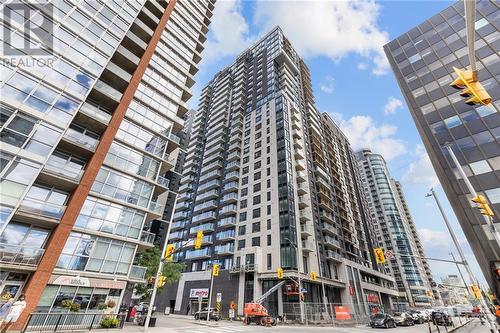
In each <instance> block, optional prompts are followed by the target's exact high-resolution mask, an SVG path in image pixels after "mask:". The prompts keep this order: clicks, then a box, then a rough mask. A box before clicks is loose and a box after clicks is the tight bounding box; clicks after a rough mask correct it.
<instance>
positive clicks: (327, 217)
mask: <svg viewBox="0 0 500 333" xmlns="http://www.w3.org/2000/svg"><path fill="white" fill-rule="evenodd" d="M319 216H320V218H321V219H322V220H324V221H327V222H335V218H334V217H333V215H332V214H330V213H327V212H325V211H321V213H320V215H319Z"/></svg>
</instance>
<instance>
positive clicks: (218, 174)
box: [159, 28, 397, 315]
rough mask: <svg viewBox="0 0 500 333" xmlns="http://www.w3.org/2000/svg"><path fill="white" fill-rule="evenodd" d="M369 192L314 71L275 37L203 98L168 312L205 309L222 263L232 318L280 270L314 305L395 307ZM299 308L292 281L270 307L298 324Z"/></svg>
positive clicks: (183, 192) (177, 223) (186, 177)
mask: <svg viewBox="0 0 500 333" xmlns="http://www.w3.org/2000/svg"><path fill="white" fill-rule="evenodd" d="M360 191H361V189H360V185H359V174H358V171H357V166H356V160H355V158H354V153H353V152H352V150H351V148H350V146H349V143H348V141H347V139H346V137H345V136H344V135H343V134H342V133H341V132H340V130H339V129H338V128H337V127H336V126H335V124H334V123H333V121H332V120H331V119H330V118H329V117H328V116H326V115H321V114H320V113H319V112H318V111H317V110H316V109H315V106H314V100H313V94H312V88H311V82H310V75H309V71H308V69H307V66H306V65H305V63H304V62H303V61H302V60H301V59H300V57H299V56H298V54H297V53H296V52H295V50H294V49H293V47H292V46H291V45H290V42H289V41H288V39H287V38H286V37H285V36H284V34H283V32H282V31H281V29H280V28H275V29H274V30H272V31H271V32H270V33H268V34H267V35H266V36H264V37H263V38H262V39H261V40H259V41H258V42H257V43H255V44H254V45H253V46H251V47H250V48H249V49H247V50H245V51H244V52H243V53H242V54H240V55H239V56H238V57H237V59H236V61H235V62H234V63H233V64H231V65H230V66H228V67H227V68H224V69H223V70H221V71H220V72H219V73H218V74H216V75H215V77H214V78H213V79H212V80H211V81H210V82H209V83H208V84H207V85H206V86H205V88H204V89H203V90H202V94H201V99H200V103H199V108H198V110H197V113H196V116H195V119H194V122H193V129H192V133H191V138H190V143H189V148H188V150H187V156H186V161H185V163H184V170H183V178H182V180H181V186H180V188H179V197H178V201H177V205H176V212H175V214H174V217H173V223H172V226H171V232H170V236H169V242H171V243H173V244H174V245H175V247H176V248H177V249H182V250H181V251H180V252H178V253H177V254H176V257H175V259H176V260H178V261H182V262H184V263H185V264H186V265H187V269H186V272H185V273H183V274H182V277H181V279H180V281H179V282H178V283H176V284H175V285H173V286H171V287H166V291H165V293H164V294H163V295H162V297H161V300H160V302H161V304H159V308H160V309H161V308H162V307H171V308H173V309H175V311H178V312H179V311H180V312H182V313H184V312H185V311H186V308H187V306H188V304H190V308H191V309H193V310H194V311H196V309H198V297H199V296H200V295H201V296H203V297H204V298H202V299H203V302H204V303H206V302H207V297H206V296H207V295H208V292H209V290H208V288H209V285H210V271H209V268H210V266H211V264H213V263H215V262H217V263H219V264H220V268H221V272H220V275H219V276H218V277H216V278H215V279H214V287H213V291H212V294H213V299H212V300H213V302H215V299H216V295H217V294H220V298H221V300H222V311H223V313H224V315H227V311H228V307H229V304H230V303H231V302H234V303H235V304H236V305H237V313H238V314H240V315H241V314H242V313H243V306H244V303H245V302H251V301H252V300H255V299H256V298H258V297H259V296H260V295H262V294H263V293H264V292H265V291H267V290H268V289H270V288H271V287H272V286H274V285H276V284H277V283H279V280H278V278H277V274H276V270H277V269H278V268H280V267H281V268H283V269H284V272H285V273H284V275H285V279H286V278H287V277H290V276H291V277H296V276H297V272H300V275H301V278H302V281H303V283H302V288H305V289H306V290H307V293H305V300H306V301H307V302H316V303H322V302H323V301H324V300H326V301H328V302H331V303H334V302H335V303H344V304H346V305H347V306H349V307H350V309H351V310H352V311H355V312H356V313H363V314H365V313H367V312H369V311H370V306H379V304H382V305H384V306H385V307H387V308H390V307H391V299H390V295H397V292H396V291H395V290H393V283H394V280H393V279H392V278H391V277H389V276H387V275H386V274H385V273H381V272H379V271H377V270H376V269H373V268H372V260H371V259H372V257H371V255H370V254H371V246H370V245H369V244H370V240H369V238H370V236H369V235H371V233H372V231H370V223H369V220H368V219H369V215H367V214H366V213H367V210H366V202H365V201H364V198H363V196H362V193H361V192H360ZM198 231H202V232H203V235H204V237H203V243H202V247H201V248H200V249H194V246H193V242H192V240H193V238H194V237H195V236H196V234H197V232H198ZM311 272H315V273H317V274H318V279H317V280H316V281H314V280H313V279H311V278H310V275H309V274H310V273H311ZM298 299H299V296H298V289H297V288H296V285H295V284H293V283H291V281H290V280H288V282H287V284H286V286H285V287H283V288H282V289H279V290H278V291H277V292H276V293H274V294H272V295H271V296H270V297H269V298H268V299H267V300H266V301H265V303H264V304H265V305H266V307H267V308H268V309H269V310H270V311H271V313H273V314H275V315H278V314H280V315H282V314H283V313H286V314H287V315H289V314H291V313H293V315H298V311H292V310H291V308H292V307H293V306H295V305H297V303H298ZM367 300H368V302H367ZM371 303H373V304H371ZM212 306H214V304H212ZM295 309H296V308H295Z"/></svg>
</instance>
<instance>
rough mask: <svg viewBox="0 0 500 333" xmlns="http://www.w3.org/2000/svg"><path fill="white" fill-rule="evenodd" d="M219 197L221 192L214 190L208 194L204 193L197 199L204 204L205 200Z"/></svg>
mask: <svg viewBox="0 0 500 333" xmlns="http://www.w3.org/2000/svg"><path fill="white" fill-rule="evenodd" d="M218 196H219V191H217V190H212V191H208V192H204V193H203V194H200V195H198V196H197V197H196V202H202V201H203V200H205V199H212V198H217V197H218Z"/></svg>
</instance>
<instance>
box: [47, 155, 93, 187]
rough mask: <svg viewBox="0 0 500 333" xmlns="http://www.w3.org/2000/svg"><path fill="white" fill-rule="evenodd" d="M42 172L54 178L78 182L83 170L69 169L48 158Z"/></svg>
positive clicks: (65, 165)
mask: <svg viewBox="0 0 500 333" xmlns="http://www.w3.org/2000/svg"><path fill="white" fill-rule="evenodd" d="M43 170H44V171H46V172H48V173H51V174H53V175H56V176H61V177H64V178H67V179H70V180H74V181H79V180H80V178H82V175H83V172H84V170H83V169H76V168H71V167H69V166H68V164H65V163H60V162H58V161H56V160H55V159H53V158H49V159H48V161H47V163H46V164H45V166H44V167H43Z"/></svg>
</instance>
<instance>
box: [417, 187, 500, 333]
mask: <svg viewBox="0 0 500 333" xmlns="http://www.w3.org/2000/svg"><path fill="white" fill-rule="evenodd" d="M426 196H427V197H429V196H433V197H434V200H435V201H436V204H437V206H438V208H439V211H440V213H441V216H442V217H443V220H444V223H445V224H446V228H447V229H448V232H449V233H450V236H451V239H452V240H453V243H454V244H455V247H456V248H457V251H458V255H459V256H460V260H461V261H462V263H463V265H464V267H465V270H466V271H467V274H468V275H469V280H470V281H471V283H472V284H475V283H476V278H475V277H474V273H472V270H471V268H470V266H469V263H468V262H467V259H465V255H464V253H463V251H462V248H461V247H460V244H459V243H458V239H457V236H456V235H455V232H454V231H453V229H452V228H451V224H450V221H448V218H447V217H446V214H445V213H444V210H443V207H442V206H441V203H440V202H439V199H438V197H437V195H436V192H434V189H433V188H431V192H430V193H429V194H427V195H426ZM479 302H480V304H481V307H482V308H483V312H484V313H485V314H486V318H487V319H488V323H489V324H490V327H491V332H494V333H498V332H499V331H498V328H497V327H496V325H495V320H494V318H492V314H491V312H490V310H489V309H488V306H487V304H486V302H485V300H484V297H483V295H482V294H481V296H480V298H479Z"/></svg>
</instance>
